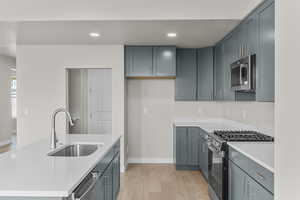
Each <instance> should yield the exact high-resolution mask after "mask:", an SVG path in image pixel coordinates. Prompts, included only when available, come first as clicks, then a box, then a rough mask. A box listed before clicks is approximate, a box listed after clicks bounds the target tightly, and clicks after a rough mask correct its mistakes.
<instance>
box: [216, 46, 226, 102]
mask: <svg viewBox="0 0 300 200" xmlns="http://www.w3.org/2000/svg"><path fill="white" fill-rule="evenodd" d="M214 53H215V66H214V99H215V100H219V101H221V100H223V97H224V96H223V94H224V91H223V86H224V78H223V77H224V73H223V44H218V45H217V46H216V47H215V52H214Z"/></svg>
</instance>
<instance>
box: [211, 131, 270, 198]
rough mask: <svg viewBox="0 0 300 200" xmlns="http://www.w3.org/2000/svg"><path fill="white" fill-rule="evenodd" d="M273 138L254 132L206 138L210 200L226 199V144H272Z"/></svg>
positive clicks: (229, 133) (238, 132)
mask: <svg viewBox="0 0 300 200" xmlns="http://www.w3.org/2000/svg"><path fill="white" fill-rule="evenodd" d="M272 141H274V138H273V137H271V136H267V135H264V134H262V133H258V132H255V131H215V132H214V133H213V134H211V135H210V136H209V137H208V140H207V145H208V149H209V151H208V170H209V176H208V182H209V195H210V197H211V199H212V200H227V199H228V146H227V142H272Z"/></svg>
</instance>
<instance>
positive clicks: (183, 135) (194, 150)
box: [174, 127, 199, 170]
mask: <svg viewBox="0 0 300 200" xmlns="http://www.w3.org/2000/svg"><path fill="white" fill-rule="evenodd" d="M175 129H176V131H175V136H174V137H175V144H174V149H175V164H176V169H178V170H180V169H183V170H198V169H199V161H198V157H199V152H198V148H199V140H198V139H199V128H196V127H176V128H175Z"/></svg>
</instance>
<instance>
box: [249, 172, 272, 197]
mask: <svg viewBox="0 0 300 200" xmlns="http://www.w3.org/2000/svg"><path fill="white" fill-rule="evenodd" d="M246 184H247V200H258V199H259V200H273V199H274V196H273V195H272V194H271V193H270V192H269V191H267V190H266V189H265V188H263V187H262V186H261V185H259V184H258V183H257V182H256V181H255V180H254V179H252V178H251V177H249V176H248V177H247V183H246Z"/></svg>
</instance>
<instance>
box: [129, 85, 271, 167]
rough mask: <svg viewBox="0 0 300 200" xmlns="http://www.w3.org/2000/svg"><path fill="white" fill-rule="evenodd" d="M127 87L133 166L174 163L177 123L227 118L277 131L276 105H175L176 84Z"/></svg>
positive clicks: (202, 103) (212, 103)
mask: <svg viewBox="0 0 300 200" xmlns="http://www.w3.org/2000/svg"><path fill="white" fill-rule="evenodd" d="M127 87H128V89H127V105H128V108H127V109H128V112H127V120H128V148H129V153H128V156H129V158H128V159H129V162H171V161H172V122H173V121H174V120H176V121H180V120H189V119H190V120H196V119H203V118H219V117H226V118H228V119H232V120H237V121H240V122H244V123H247V124H250V125H254V126H257V127H259V128H261V129H264V130H267V131H268V133H269V134H272V133H273V131H274V104H273V103H258V102H175V100H174V97H175V81H174V80H127ZM243 112H244V113H246V115H245V116H244V118H243Z"/></svg>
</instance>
